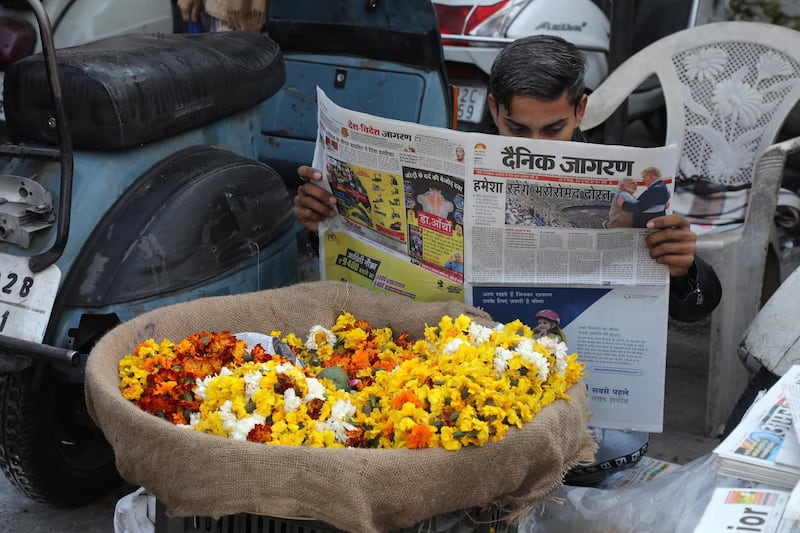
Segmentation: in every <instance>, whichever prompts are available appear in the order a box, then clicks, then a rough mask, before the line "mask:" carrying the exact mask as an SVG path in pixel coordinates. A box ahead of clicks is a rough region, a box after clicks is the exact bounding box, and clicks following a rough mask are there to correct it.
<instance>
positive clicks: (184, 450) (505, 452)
mask: <svg viewBox="0 0 800 533" xmlns="http://www.w3.org/2000/svg"><path fill="white" fill-rule="evenodd" d="M342 311H349V312H351V313H353V314H354V315H355V316H356V317H358V318H363V319H365V320H368V321H369V322H370V323H372V324H373V325H374V326H383V325H390V326H391V327H392V328H393V329H394V331H396V332H401V331H408V332H410V333H411V334H412V335H421V334H422V331H423V328H424V326H425V324H436V323H438V321H439V318H440V317H441V316H442V315H444V314H448V315H450V316H457V315H458V314H460V313H465V314H468V315H470V316H472V317H474V318H475V319H476V320H478V321H480V322H481V323H484V324H486V325H491V324H492V321H491V319H490V318H489V316H488V315H487V314H486V313H484V312H483V311H480V310H478V309H475V308H472V307H468V306H466V305H463V304H458V303H452V302H435V303H421V302H413V301H412V300H410V299H407V298H404V297H392V296H384V295H379V294H376V293H374V292H372V291H369V290H368V289H364V288H361V287H358V286H355V285H352V284H347V283H343V282H313V283H302V284H298V285H294V286H292V287H287V288H281V289H272V290H267V291H261V292H257V293H250V294H244V295H236V296H224V297H213V298H204V299H199V300H196V301H193V302H189V303H183V304H177V305H172V306H168V307H164V308H161V309H157V310H154V311H151V312H148V313H145V314H143V315H140V316H139V317H137V318H135V319H133V320H130V321H128V322H126V323H123V324H121V325H120V326H118V327H117V328H115V329H114V330H112V331H111V332H109V333H108V334H107V335H105V336H104V337H103V338H102V339H101V340H100V342H98V344H97V345H96V346H95V348H94V349H93V350H92V352H91V354H90V357H89V362H88V364H87V367H86V401H87V405H88V408H89V412H90V414H91V416H92V418H93V419H94V420H95V422H96V423H97V424H98V426H99V427H100V428H101V429H102V431H103V433H104V434H105V436H106V438H107V439H108V441H109V442H110V443H111V445H112V446H113V448H114V451H115V455H116V463H117V468H118V469H119V472H120V474H121V475H122V476H123V477H124V478H125V479H126V480H127V481H129V482H131V483H134V484H138V485H142V486H144V487H146V488H147V489H148V490H149V491H151V492H152V493H153V494H154V495H155V496H156V497H157V498H158V499H159V500H161V501H162V502H163V503H164V504H165V506H166V507H167V509H168V512H169V513H170V514H171V515H173V516H195V515H200V516H214V517H218V516H223V515H231V514H237V513H252V514H257V515H266V516H273V517H278V518H285V519H311V520H320V521H323V522H325V523H328V524H330V525H332V526H334V527H336V528H339V529H341V530H345V531H358V532H378V531H387V530H390V529H396V528H401V527H408V526H412V525H414V524H417V523H418V522H420V521H422V520H425V519H427V518H430V517H432V516H435V515H438V514H442V513H447V512H452V511H457V510H459V509H466V508H471V507H479V506H485V505H488V504H491V503H495V504H502V505H504V506H506V507H507V509H508V511H509V513H510V517H511V519H512V520H519V519H521V518H524V516H525V514H526V513H528V512H530V511H531V510H532V509H533V507H534V506H535V505H536V504H537V503H539V502H541V501H543V500H544V499H545V498H546V497H547V496H548V494H550V493H551V492H552V490H553V489H554V488H555V487H556V486H557V485H558V484H559V483H560V482H561V480H562V479H563V475H564V473H565V472H566V471H567V470H568V469H569V468H571V467H572V466H574V465H576V464H579V463H590V462H591V461H592V460H593V456H594V451H595V447H596V445H595V443H594V440H593V439H592V438H591V435H590V433H589V432H588V430H587V423H588V420H589V411H588V397H587V394H586V391H585V387H584V385H583V384H582V383H578V384H576V385H575V386H573V387H572V389H571V390H570V391H569V394H570V397H571V398H572V400H571V401H569V402H567V401H557V402H556V403H554V404H552V405H550V406H548V407H546V408H545V409H544V410H543V411H542V412H540V413H539V415H537V417H536V418H535V419H534V420H533V421H532V422H530V423H528V424H526V425H525V427H524V428H523V429H521V430H517V429H512V430H511V431H509V433H508V434H507V436H506V437H505V438H504V439H503V440H502V441H500V442H497V443H491V444H490V445H487V446H485V447H469V448H465V449H463V450H460V451H458V452H450V451H446V450H444V449H427V450H366V449H317V448H306V447H288V446H265V445H260V444H255V443H250V442H239V441H232V440H228V439H222V438H220V437H216V436H212V435H205V434H202V433H198V432H194V431H190V430H183V429H180V428H177V427H175V426H173V425H171V424H169V423H168V422H165V421H163V420H161V419H159V418H157V417H154V416H152V415H150V414H148V413H145V412H143V411H141V410H140V409H138V408H137V407H136V406H134V405H133V404H132V403H131V402H129V401H127V400H125V399H124V398H123V397H122V395H121V394H120V392H119V387H118V383H119V380H118V374H117V364H118V362H119V360H120V358H121V357H122V356H124V355H125V354H127V353H130V352H131V350H132V349H133V347H134V346H135V345H136V344H137V343H139V342H141V341H143V340H146V339H148V338H154V339H156V340H161V339H163V338H169V339H171V340H173V341H178V340H180V339H182V338H183V337H185V336H187V335H189V334H191V333H194V332H196V331H200V330H206V331H225V330H228V331H233V332H238V331H262V332H269V331H271V330H273V329H279V330H282V331H283V332H284V333H286V332H289V331H292V332H295V333H298V334H301V333H303V332H305V331H308V329H309V328H310V327H311V326H313V325H315V324H322V325H330V324H333V322H334V321H335V319H336V317H337V316H338V315H339V313H340V312H342Z"/></svg>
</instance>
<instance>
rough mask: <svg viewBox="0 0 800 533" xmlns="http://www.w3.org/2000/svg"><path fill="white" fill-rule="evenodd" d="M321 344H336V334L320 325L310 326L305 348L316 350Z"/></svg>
mask: <svg viewBox="0 0 800 533" xmlns="http://www.w3.org/2000/svg"><path fill="white" fill-rule="evenodd" d="M323 344H328V345H330V346H333V345H334V344H336V334H334V333H333V332H332V331H331V330H329V329H327V328H323V327H322V326H320V325H316V326H312V327H311V330H310V331H309V333H308V338H307V339H306V348H307V349H309V350H317V349H319V347H320V346H321V345H323Z"/></svg>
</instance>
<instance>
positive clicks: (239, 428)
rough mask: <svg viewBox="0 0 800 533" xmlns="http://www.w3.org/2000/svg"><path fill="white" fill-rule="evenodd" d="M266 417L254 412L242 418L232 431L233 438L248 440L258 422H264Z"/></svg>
mask: <svg viewBox="0 0 800 533" xmlns="http://www.w3.org/2000/svg"><path fill="white" fill-rule="evenodd" d="M264 421H266V418H265V417H264V416H263V415H260V414H258V413H253V414H252V415H250V416H246V417H244V418H240V419H238V420H237V421H236V424H235V426H234V428H233V431H231V433H230V434H231V439H233V440H247V436H248V435H249V434H250V432H251V431H253V428H254V427H256V426H257V425H258V424H263V423H264Z"/></svg>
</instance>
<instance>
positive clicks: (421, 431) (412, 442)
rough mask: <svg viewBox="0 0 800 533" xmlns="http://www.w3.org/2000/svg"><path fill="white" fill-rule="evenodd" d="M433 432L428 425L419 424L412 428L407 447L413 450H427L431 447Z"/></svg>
mask: <svg viewBox="0 0 800 533" xmlns="http://www.w3.org/2000/svg"><path fill="white" fill-rule="evenodd" d="M432 435H433V431H432V430H431V427H430V426H428V425H426V424H417V425H416V426H414V427H413V428H411V432H410V433H409V434H408V435H407V436H406V445H407V446H408V447H409V448H411V449H420V448H427V447H428V446H430V442H431V436H432Z"/></svg>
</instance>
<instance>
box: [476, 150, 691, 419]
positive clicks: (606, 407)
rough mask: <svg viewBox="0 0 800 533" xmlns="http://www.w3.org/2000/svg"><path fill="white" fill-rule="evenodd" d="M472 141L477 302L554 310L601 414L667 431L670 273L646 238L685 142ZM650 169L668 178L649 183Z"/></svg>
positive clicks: (504, 310)
mask: <svg viewBox="0 0 800 533" xmlns="http://www.w3.org/2000/svg"><path fill="white" fill-rule="evenodd" d="M472 148H473V149H472V150H471V152H472V154H471V155H472V156H473V157H474V162H473V172H472V176H470V178H469V180H468V186H467V189H466V202H467V206H468V207H469V209H468V215H467V216H466V217H465V235H467V238H466V240H465V246H466V248H465V258H466V264H467V265H468V267H467V270H466V274H465V282H466V288H465V292H466V295H467V303H470V304H472V305H475V306H477V307H481V308H484V309H486V310H487V311H488V312H489V313H490V314H491V315H492V317H493V318H495V319H497V320H500V321H507V320H509V319H511V318H512V317H518V318H520V319H522V320H523V322H526V323H528V324H533V325H535V324H537V318H536V317H537V315H538V314H539V313H540V312H542V311H543V310H548V311H551V312H554V313H555V314H556V315H557V316H558V318H559V328H560V331H559V332H558V334H559V336H560V337H561V338H562V339H563V340H565V342H566V343H567V346H568V347H569V348H570V350H574V351H577V352H578V354H579V355H580V357H581V360H582V361H583V362H584V363H586V366H587V370H588V376H587V378H586V384H587V386H588V389H589V390H588V392H589V396H590V400H591V410H592V413H593V421H592V424H593V425H597V426H599V427H605V428H613V429H636V430H642V431H653V432H660V431H662V421H663V394H653V391H663V388H664V379H665V366H666V365H665V362H666V339H667V314H668V307H669V271H668V269H667V268H666V267H665V266H664V265H660V264H658V263H656V262H655V261H653V260H652V258H651V257H650V255H649V252H648V250H647V248H646V246H645V245H644V239H645V237H646V236H647V234H648V230H646V229H645V226H646V223H647V221H648V220H649V219H650V218H654V217H655V216H659V215H663V214H665V213H666V212H667V211H668V205H666V204H668V198H669V195H670V194H671V191H672V187H673V180H672V177H673V173H674V169H675V168H677V162H678V152H677V147H675V146H670V147H664V148H648V149H644V148H630V147H619V146H604V145H596V144H587V143H576V142H563V141H531V140H528V139H516V138H511V137H501V136H483V137H481V139H480V142H479V144H476V145H475V146H472ZM656 169H657V170H656ZM645 172H649V173H653V172H657V174H658V175H660V178H659V179H657V180H655V181H654V182H652V183H651V184H650V186H649V187H648V186H647V185H645V184H644V183H642V175H643V174H644V173H645ZM631 185H632V186H633V187H635V189H633V188H628V187H629V186H631ZM625 188H628V190H627V191H626V190H625ZM656 192H658V194H660V196H661V198H662V200H661V202H660V204H653V203H652V202H650V203H647V202H646V198H647V197H648V196H653V195H654V193H656ZM665 201H666V202H665ZM628 206H630V210H626V209H625V208H627V207H628Z"/></svg>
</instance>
